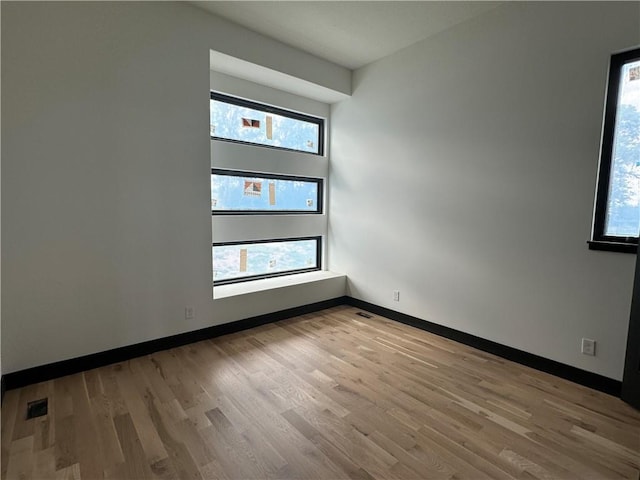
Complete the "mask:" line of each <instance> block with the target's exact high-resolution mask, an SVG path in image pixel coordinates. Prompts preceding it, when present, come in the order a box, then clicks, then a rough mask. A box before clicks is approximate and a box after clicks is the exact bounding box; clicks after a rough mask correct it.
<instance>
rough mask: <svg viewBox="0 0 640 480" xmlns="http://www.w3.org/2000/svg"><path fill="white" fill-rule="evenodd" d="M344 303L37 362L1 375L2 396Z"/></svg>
mask: <svg viewBox="0 0 640 480" xmlns="http://www.w3.org/2000/svg"><path fill="white" fill-rule="evenodd" d="M347 303H348V299H347V297H338V298H333V299H330V300H325V301H322V302H317V303H312V304H309V305H303V306H300V307H294V308H288V309H286V310H280V311H278V312H273V313H267V314H265V315H259V316H257V317H251V318H247V319H244V320H238V321H236V322H230V323H225V324H222V325H215V326H212V327H207V328H203V329H200V330H194V331H192V332H185V333H179V334H177V335H172V336H170V337H163V338H158V339H155V340H149V341H147V342H142V343H136V344H134V345H127V346H125V347H119V348H114V349H113V350H107V351H104V352H98V353H92V354H90V355H85V356H82V357H77V358H71V359H69V360H62V361H60V362H55V363H49V364H47V365H40V366H37V367H33V368H28V369H25V370H20V371H17V372H12V373H8V374H6V375H3V376H2V396H3V397H4V392H5V389H6V390H11V389H14V388H20V387H24V386H26V385H31V384H33V383H38V382H44V381H47V380H51V379H54V378H58V377H63V376H65V375H71V374H74V373H79V372H83V371H85V370H91V369H92V368H98V367H103V366H105V365H110V364H112V363H117V362H123V361H125V360H129V359H131V358H135V357H140V356H143V355H149V354H151V353H155V352H158V351H160V350H167V349H169V348H175V347H180V346H182V345H187V344H189V343H194V342H199V341H201V340H206V339H209V338H214V337H219V336H221V335H227V334H230V333H235V332H239V331H241V330H247V329H249V328H254V327H258V326H260V325H265V324H267V323H273V322H277V321H279V320H284V319H287V318H292V317H296V316H298V315H304V314H307V313H313V312H317V311H320V310H324V309H327V308H331V307H335V306H338V305H345V304H347Z"/></svg>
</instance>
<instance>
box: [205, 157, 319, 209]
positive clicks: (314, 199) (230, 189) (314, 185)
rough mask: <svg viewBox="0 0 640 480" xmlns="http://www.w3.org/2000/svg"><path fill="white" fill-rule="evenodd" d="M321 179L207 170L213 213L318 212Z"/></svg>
mask: <svg viewBox="0 0 640 480" xmlns="http://www.w3.org/2000/svg"><path fill="white" fill-rule="evenodd" d="M322 185H323V182H322V179H320V178H306V177H294V176H289V175H275V174H267V173H259V174H258V173H251V172H239V171H233V170H220V169H215V168H214V169H212V170H211V210H212V213H213V214H214V215H224V214H227V215H228V214H233V215H249V214H254V215H255V214H263V215H264V214H288V213H289V214H292V213H315V214H320V213H322V188H323V187H322Z"/></svg>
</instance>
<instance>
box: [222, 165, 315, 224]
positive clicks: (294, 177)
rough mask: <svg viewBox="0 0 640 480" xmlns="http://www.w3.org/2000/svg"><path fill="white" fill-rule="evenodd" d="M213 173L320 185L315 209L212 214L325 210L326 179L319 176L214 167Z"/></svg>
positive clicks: (239, 212) (237, 212) (232, 212)
mask: <svg viewBox="0 0 640 480" xmlns="http://www.w3.org/2000/svg"><path fill="white" fill-rule="evenodd" d="M211 175H227V176H231V177H255V178H265V179H273V180H289V181H292V182H295V181H300V182H307V183H315V184H317V186H318V201H317V202H316V203H317V205H316V209H315V210H214V209H213V208H212V209H211V215H214V216H217V215H322V213H323V211H324V179H323V178H319V177H302V176H298V175H284V174H278V173H259V172H249V171H246V170H229V169H226V168H212V169H211Z"/></svg>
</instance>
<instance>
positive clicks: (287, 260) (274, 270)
mask: <svg viewBox="0 0 640 480" xmlns="http://www.w3.org/2000/svg"><path fill="white" fill-rule="evenodd" d="M320 257H321V240H320V237H309V238H295V239H279V240H259V241H253V242H229V243H214V244H213V281H214V283H215V284H218V285H221V284H225V283H234V282H239V281H245V280H255V279H259V278H266V277H274V276H280V275H289V274H292V273H301V272H311V271H315V270H320Z"/></svg>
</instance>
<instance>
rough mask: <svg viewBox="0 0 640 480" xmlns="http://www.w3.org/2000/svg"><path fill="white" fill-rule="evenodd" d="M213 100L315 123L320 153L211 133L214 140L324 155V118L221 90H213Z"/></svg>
mask: <svg viewBox="0 0 640 480" xmlns="http://www.w3.org/2000/svg"><path fill="white" fill-rule="evenodd" d="M210 98H211V100H216V101H218V102H224V103H228V104H230V105H236V106H238V107H245V108H251V109H253V110H258V111H261V112H265V113H273V114H274V115H280V116H282V117H287V118H291V119H293V120H302V121H304V122H308V123H313V124H316V125H318V139H317V142H318V153H315V152H306V151H304V150H296V149H294V148H285V147H278V146H276V145H265V144H263V143H254V142H246V141H243V140H234V139H231V138H222V137H217V136H215V135H210V137H211V139H212V140H218V141H221V142H230V143H237V144H240V145H253V146H258V147H264V148H272V149H275V150H284V151H287V152H296V153H304V154H307V155H317V156H320V157H322V156H324V140H325V135H324V119H322V118H319V117H314V116H311V115H306V114H304V113H298V112H293V111H291V110H285V109H284V108H279V107H274V106H271V105H266V104H264V103H258V102H254V101H252V100H246V99H244V98H238V97H234V96H231V95H226V94H224V93H220V92H215V91H213V90H211V97H210Z"/></svg>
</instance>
